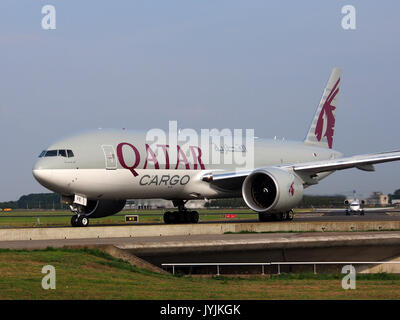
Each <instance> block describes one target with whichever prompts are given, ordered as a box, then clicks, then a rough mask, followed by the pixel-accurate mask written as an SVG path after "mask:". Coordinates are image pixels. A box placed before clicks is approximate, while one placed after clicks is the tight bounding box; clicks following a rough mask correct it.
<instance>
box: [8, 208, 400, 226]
mask: <svg viewBox="0 0 400 320" xmlns="http://www.w3.org/2000/svg"><path fill="white" fill-rule="evenodd" d="M226 213H227V214H228V213H229V214H232V213H235V212H234V210H232V209H230V210H229V212H228V211H227V212H226ZM130 214H131V213H130ZM135 214H136V213H135ZM254 214H255V213H254ZM138 215H139V218H140V216H154V215H156V214H151V213H138ZM203 215H224V213H221V212H206V213H204V212H203V213H201V214H200V221H199V222H198V224H215V223H220V224H235V223H260V222H259V220H258V219H257V218H254V219H242V218H240V216H241V215H249V213H236V216H237V218H236V219H218V220H202V216H203ZM37 217H38V216H35V215H23V216H14V218H21V219H23V218H37ZM45 217H68V218H69V217H71V215H66V214H54V215H42V216H40V218H45ZM1 218H10V216H0V219H1ZM121 218H123V216H121ZM340 221H347V222H363V221H364V222H365V221H400V211H398V210H389V211H368V212H366V213H365V215H364V216H360V215H350V216H346V214H345V212H344V211H343V213H341V212H340V213H338V212H335V213H331V212H318V211H309V212H304V213H296V214H295V215H294V219H293V222H340ZM268 223H282V221H274V220H272V219H271V221H268ZM126 225H137V226H156V225H164V223H163V222H139V223H129V224H121V223H119V224H117V223H114V224H105V223H102V224H101V225H99V224H92V225H91V224H89V226H87V227H86V228H93V227H99V226H104V227H122V226H126ZM69 226H70V225H69V224H66V225H65V226H47V227H45V228H65V227H69ZM2 228H8V227H0V229H2ZM21 228H24V229H30V228H38V227H37V226H35V227H33V226H32V227H21Z"/></svg>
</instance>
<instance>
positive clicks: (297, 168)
mask: <svg viewBox="0 0 400 320" xmlns="http://www.w3.org/2000/svg"><path fill="white" fill-rule="evenodd" d="M397 160H400V151H390V152H381V153H371V154H364V155H356V156H352V157H343V158H337V159H331V160H321V161H310V162H304V163H294V164H285V165H278V166H276V167H278V168H281V169H284V170H293V171H294V172H295V173H299V175H300V176H312V175H315V174H317V173H320V172H331V171H336V170H344V169H349V168H358V169H360V170H364V171H374V170H375V168H374V166H373V165H374V164H377V163H383V162H390V161H397ZM260 169H262V168H260ZM265 169H267V167H266V168H265ZM252 172H253V170H239V171H234V172H213V173H208V174H205V175H204V176H203V181H208V182H214V183H215V184H216V185H219V186H220V187H222V188H224V187H225V186H229V185H230V184H231V185H230V189H236V188H237V187H240V186H241V183H242V182H243V180H244V179H245V178H246V177H247V176H248V175H249V174H250V173H252Z"/></svg>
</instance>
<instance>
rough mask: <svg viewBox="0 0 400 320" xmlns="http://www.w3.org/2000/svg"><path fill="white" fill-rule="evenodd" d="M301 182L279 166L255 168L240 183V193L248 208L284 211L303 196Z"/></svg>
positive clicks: (264, 210)
mask: <svg viewBox="0 0 400 320" xmlns="http://www.w3.org/2000/svg"><path fill="white" fill-rule="evenodd" d="M303 190H304V188H303V183H302V182H301V180H300V179H299V178H298V177H297V176H295V175H294V174H293V173H290V172H287V171H285V170H282V169H279V168H274V167H272V168H268V169H257V170H255V171H253V172H252V173H251V174H249V175H248V176H247V177H246V179H245V180H244V182H243V185H242V195H243V199H244V201H245V202H246V204H247V205H248V206H249V207H250V209H252V210H254V211H256V212H259V213H264V212H286V211H288V210H290V209H292V208H294V207H295V206H297V205H298V204H299V203H300V201H301V199H302V198H303Z"/></svg>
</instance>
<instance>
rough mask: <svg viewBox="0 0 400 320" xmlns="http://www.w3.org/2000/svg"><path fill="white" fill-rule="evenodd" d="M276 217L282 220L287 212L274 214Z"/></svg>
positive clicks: (277, 219)
mask: <svg viewBox="0 0 400 320" xmlns="http://www.w3.org/2000/svg"><path fill="white" fill-rule="evenodd" d="M274 219H275V220H276V221H282V220H285V219H286V212H278V213H275V214H274Z"/></svg>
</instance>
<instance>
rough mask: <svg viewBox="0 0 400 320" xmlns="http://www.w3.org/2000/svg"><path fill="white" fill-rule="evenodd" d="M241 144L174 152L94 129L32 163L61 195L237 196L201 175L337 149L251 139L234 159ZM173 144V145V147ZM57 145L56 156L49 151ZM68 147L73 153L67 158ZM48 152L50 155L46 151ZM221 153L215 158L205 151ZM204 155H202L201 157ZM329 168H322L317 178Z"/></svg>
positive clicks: (132, 135) (183, 147)
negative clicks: (251, 145) (251, 149)
mask: <svg viewBox="0 0 400 320" xmlns="http://www.w3.org/2000/svg"><path fill="white" fill-rule="evenodd" d="M246 147H247V146H246V145H245V144H241V145H226V144H223V143H221V144H220V145H216V144H210V146H209V153H208V154H207V152H205V151H206V150H204V149H202V147H201V146H199V145H190V143H189V144H188V143H182V144H179V143H178V144H177V145H176V152H173V150H172V148H171V146H170V145H169V144H154V143H153V144H150V143H149V142H148V141H146V135H145V133H140V132H131V131H126V130H120V131H118V130H97V131H93V132H90V133H86V134H83V135H78V136H75V137H72V138H69V139H65V140H62V141H59V142H57V143H55V144H53V145H51V146H49V147H48V148H47V149H46V150H45V151H44V153H43V154H42V157H40V158H39V160H38V161H37V162H36V164H35V166H34V168H33V174H34V176H35V178H36V179H37V180H38V181H39V182H40V183H41V184H42V185H43V186H45V187H47V188H48V189H50V190H52V191H54V192H57V193H60V194H62V195H74V194H78V195H84V196H85V197H87V198H88V199H132V198H143V199H145V198H163V199H203V198H209V199H211V198H221V197H235V196H238V197H239V196H241V193H240V190H235V191H232V190H229V191H227V190H221V189H218V188H214V187H212V186H211V185H210V184H209V183H207V182H205V181H202V177H203V176H204V174H206V173H209V172H224V171H232V170H240V169H244V168H245V167H246V166H247V168H248V169H250V170H252V169H254V168H259V167H265V166H279V165H284V164H286V163H302V162H309V161H318V160H328V159H334V158H338V157H340V156H341V153H339V152H337V151H335V150H332V149H327V148H320V147H317V146H312V145H306V144H304V143H303V142H291V141H282V140H276V139H271V140H263V139H256V140H255V143H254V157H253V158H252V159H253V161H254V163H252V164H251V165H250V166H249V164H248V163H246V164H237V163H235V161H226V160H227V159H228V158H230V159H232V158H234V157H233V156H234V155H235V153H238V154H240V156H241V157H243V158H245V156H246V153H248V152H249V150H248V149H247V148H246ZM174 149H175V148H174ZM55 150H56V152H55V153H56V155H54V151H55ZM60 150H64V151H66V150H70V151H72V154H73V156H71V157H68V156H64V154H65V155H67V152H60ZM49 151H50V156H46V152H49ZM212 152H214V153H213V154H214V155H215V153H216V154H217V155H219V156H220V159H219V160H220V161H219V163H218V162H217V163H215V161H214V162H213V161H211V160H212V159H210V156H209V155H210V154H211V153H212ZM206 155H207V157H206ZM328 174H329V173H321V174H319V175H318V179H322V178H324V177H326V176H327V175H328Z"/></svg>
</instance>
